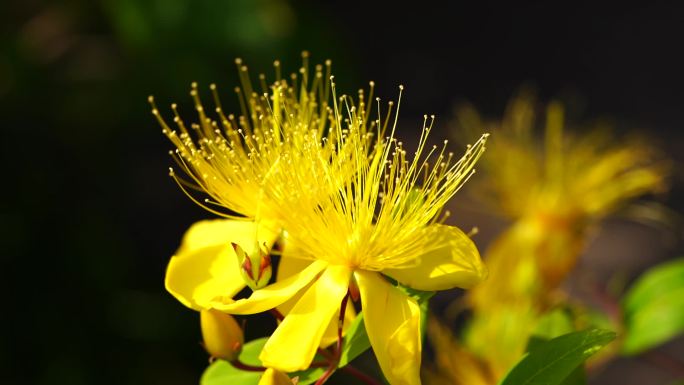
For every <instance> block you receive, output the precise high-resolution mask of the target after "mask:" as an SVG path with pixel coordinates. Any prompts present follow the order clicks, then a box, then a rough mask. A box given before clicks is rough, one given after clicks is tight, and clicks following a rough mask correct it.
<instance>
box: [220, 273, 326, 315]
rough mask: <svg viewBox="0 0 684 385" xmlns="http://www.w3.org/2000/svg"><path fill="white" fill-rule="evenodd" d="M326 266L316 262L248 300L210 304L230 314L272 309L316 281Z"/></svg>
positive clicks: (222, 301) (256, 292)
mask: <svg viewBox="0 0 684 385" xmlns="http://www.w3.org/2000/svg"><path fill="white" fill-rule="evenodd" d="M326 266H327V263H325V262H323V261H316V262H314V263H312V264H311V265H309V266H308V267H307V268H306V269H304V270H302V271H301V272H299V273H297V274H295V275H293V276H291V277H289V278H287V279H284V280H282V281H279V282H276V283H274V284H271V285H268V286H266V287H264V288H263V289H259V290H257V291H255V292H253V293H252V295H251V296H250V297H249V298H243V299H239V300H237V301H234V302H226V301H225V300H217V301H216V302H212V306H213V307H214V308H216V309H218V310H221V311H225V312H226V313H231V314H254V313H261V312H263V311H266V310H269V309H273V308H274V307H276V306H278V305H280V304H282V303H284V302H285V301H287V300H288V299H290V298H292V297H294V296H295V295H296V294H297V293H298V292H299V291H300V290H302V289H303V288H304V287H306V286H307V285H308V284H309V283H311V282H312V281H313V280H314V279H316V277H318V274H319V273H320V272H321V271H323V270H324V269H325V267H326Z"/></svg>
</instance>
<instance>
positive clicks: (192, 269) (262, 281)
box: [150, 54, 487, 384]
mask: <svg viewBox="0 0 684 385" xmlns="http://www.w3.org/2000/svg"><path fill="white" fill-rule="evenodd" d="M303 58H304V61H303V66H302V68H301V69H300V71H299V74H293V75H292V76H291V77H290V80H289V81H288V80H286V79H283V78H281V77H280V64H279V63H278V62H276V63H275V69H276V80H275V82H274V83H273V84H272V85H270V86H267V85H266V81H265V76H260V80H261V81H260V84H261V90H260V91H261V92H257V91H255V89H254V87H253V86H252V84H251V82H250V80H249V76H248V71H247V67H246V66H244V65H243V64H242V62H241V61H239V60H238V61H237V64H238V70H239V73H240V77H241V81H242V86H241V87H240V88H237V89H236V93H237V96H238V98H239V100H240V105H241V107H242V113H241V114H240V115H239V116H237V117H236V116H234V115H230V114H228V115H226V113H225V112H224V110H223V108H222V105H221V102H220V100H219V97H218V92H217V88H216V87H215V86H214V85H212V86H211V91H212V93H213V95H214V101H215V117H213V118H212V117H210V114H208V113H207V112H206V111H205V108H204V106H203V104H202V102H201V101H200V96H199V91H198V88H197V85H195V84H193V86H192V91H191V95H192V97H193V99H194V102H195V108H196V110H197V115H198V123H194V124H191V125H190V126H187V125H186V124H185V123H184V121H183V119H182V118H181V117H180V114H179V113H178V112H177V110H178V108H177V107H176V106H175V105H173V106H172V109H173V111H174V114H175V117H174V119H173V120H174V123H175V128H172V127H171V126H170V125H168V124H167V123H166V121H165V120H164V119H163V118H162V117H161V114H160V112H159V110H158V108H157V107H156V105H155V104H154V100H153V99H150V101H151V102H152V104H153V114H154V115H155V116H156V117H157V119H158V120H159V122H160V124H161V126H162V129H163V132H164V134H165V135H166V136H167V137H168V138H169V139H170V140H171V142H172V143H173V145H174V146H175V147H176V149H175V151H173V152H172V155H173V157H174V158H175V160H176V162H177V163H178V165H179V166H180V168H181V169H182V171H183V173H184V175H178V174H177V173H176V172H175V170H173V169H172V170H171V176H172V177H173V178H174V180H175V181H176V182H177V183H178V185H179V186H180V187H181V189H183V191H184V192H185V193H186V194H187V195H188V196H189V197H190V198H191V199H192V200H193V201H195V202H196V203H197V204H199V205H201V206H202V207H204V208H206V209H207V210H208V211H210V212H212V213H214V214H216V215H219V216H221V217H223V218H224V219H215V220H208V221H202V222H199V223H197V224H195V225H193V226H192V227H191V228H190V229H189V230H188V232H187V233H186V235H185V236H184V238H183V240H182V242H181V247H180V248H179V249H178V251H177V252H176V254H175V255H174V256H173V257H172V259H171V261H170V263H169V266H168V270H167V275H166V287H167V289H168V291H169V292H170V293H171V294H173V295H174V296H175V297H176V298H177V299H178V300H179V301H180V302H181V303H183V304H184V305H186V306H188V307H190V308H192V309H194V310H198V311H201V312H202V314H207V317H206V318H207V321H206V322H205V321H203V325H204V324H205V323H206V324H207V325H211V324H210V321H209V320H210V319H217V317H220V316H218V315H217V314H224V313H225V314H241V315H246V314H255V313H261V312H265V311H272V312H274V313H275V314H277V315H279V316H280V315H283V318H282V320H281V321H282V322H280V324H279V326H278V328H277V329H276V331H275V332H274V333H273V335H271V336H270V338H269V339H268V341H267V342H266V344H265V346H264V347H263V349H262V351H261V354H260V356H259V359H260V361H261V362H262V364H263V365H264V366H265V367H268V368H273V369H277V370H280V371H282V372H287V373H291V372H295V371H300V370H304V369H307V368H309V367H310V366H311V365H312V361H313V360H314V356H315V355H316V353H317V351H318V352H321V348H323V347H326V346H328V345H330V344H331V343H333V342H335V341H337V347H336V349H335V350H334V352H333V355H336V357H333V359H332V360H330V367H329V370H328V371H326V374H324V376H323V377H321V379H320V380H319V383H322V382H324V381H325V379H327V377H329V375H330V374H332V371H334V370H335V368H336V367H335V365H336V361H337V360H339V354H340V348H341V343H342V335H343V333H344V325H346V324H348V323H349V321H350V320H351V319H352V318H353V317H354V314H355V311H356V310H357V309H358V308H360V309H361V311H362V313H363V316H364V319H363V321H364V326H365V329H366V332H367V334H368V338H369V340H370V344H371V346H372V348H373V351H374V352H375V355H376V356H377V358H378V362H379V364H380V367H381V369H382V372H383V374H384V375H385V377H386V378H387V380H388V381H389V382H390V383H391V384H420V377H419V372H420V361H421V351H422V346H421V344H422V342H421V333H420V328H421V325H420V324H421V314H420V313H421V312H420V307H419V304H418V303H417V300H416V299H415V298H414V297H412V296H410V295H408V294H407V291H406V289H405V288H406V287H408V288H412V289H417V290H425V291H435V290H445V289H450V288H454V287H463V288H469V287H471V286H473V285H474V284H476V283H478V282H479V281H481V280H482V279H484V277H485V276H486V270H485V268H484V266H483V264H482V262H481V260H480V256H479V253H478V251H477V249H476V247H475V245H474V244H473V242H472V241H471V240H470V239H469V237H468V236H467V235H466V234H464V233H463V232H462V231H461V230H459V229H458V228H456V227H453V226H449V225H446V224H444V219H445V218H446V217H447V216H448V212H443V208H444V206H445V204H446V203H447V201H448V200H449V199H450V198H451V197H452V196H453V195H454V194H455V193H456V192H457V191H458V190H459V188H460V187H461V186H462V185H463V183H464V182H465V181H466V180H467V179H468V178H469V177H470V176H471V175H472V173H473V172H474V169H473V167H474V164H475V162H476V161H477V160H478V158H479V157H480V155H481V154H482V152H483V151H484V144H485V141H486V138H487V135H483V136H482V137H481V138H480V139H479V140H477V141H476V143H475V144H474V145H473V146H468V148H467V149H466V151H465V155H463V156H462V157H461V158H457V157H455V156H454V155H453V153H450V152H448V151H447V150H446V144H447V142H446V141H445V142H444V145H443V146H441V147H438V146H430V145H429V144H428V135H429V133H430V131H431V130H432V126H433V121H434V117H427V116H426V117H425V119H424V121H423V127H422V133H421V136H420V139H419V140H418V143H417V148H416V150H415V151H414V152H412V153H409V152H408V151H407V150H406V149H405V147H404V144H403V143H402V142H401V141H399V140H398V139H397V138H396V137H395V131H396V126H397V112H398V109H399V103H400V102H399V103H397V105H396V110H395V111H394V112H393V108H394V104H393V103H391V102H390V104H389V109H388V111H387V113H386V114H385V115H384V116H383V115H382V114H381V112H380V103H379V99H375V100H377V102H376V103H373V102H372V101H373V92H374V84H373V83H372V82H371V83H370V88H369V90H367V91H364V90H360V91H359V92H358V94H357V96H356V97H351V96H347V95H342V96H340V97H338V96H337V94H336V90H335V87H336V86H335V83H334V78H333V77H332V76H331V74H330V62H326V63H325V65H318V66H315V69H314V72H313V76H311V75H310V72H309V64H308V55H307V54H304V55H303ZM401 90H403V87H400V94H399V101H400V100H401V92H402V91H401ZM376 106H377V115H376V114H375V113H372V111H373V109H374V107H376ZM371 116H377V117H376V118H372V117H371ZM202 196H205V197H204V198H202ZM272 255H274V256H275V255H277V256H278V257H277V259H278V261H279V263H278V266H277V277H276V280H275V282H271V281H270V278H271V272H272V269H273V267H272V261H274V260H275V259H273V260H272ZM246 286H249V288H250V289H251V290H252V292H251V295H249V296H248V297H246V298H239V299H238V298H236V296H237V295H238V293H240V291H242V289H244V288H245V287H246ZM350 299H351V300H350ZM354 305H356V306H354ZM209 315H211V318H209ZM345 320H346V322H345ZM203 328H205V327H204V326H203ZM206 328H209V326H207V327H206ZM208 334H211V333H208ZM224 334H225V333H224ZM212 335H220V333H215V332H214V333H213V334H212ZM231 335H232V334H231ZM205 338H206V335H205ZM238 342H239V343H242V341H241V340H240V341H238ZM223 345H225V344H220V343H219V344H216V343H213V344H209V343H207V347H209V348H210V349H209V351H210V353H212V354H214V353H213V352H212V350H211V349H213V348H211V347H212V346H218V347H221V346H223ZM229 347H233V348H234V347H235V344H232V345H230V346H229ZM326 351H327V350H326ZM214 355H216V354H214ZM219 357H220V356H219ZM273 373H274V372H273V371H272V369H269V371H268V372H267V375H265V376H264V378H266V377H268V376H271V377H273V378H276V377H277V376H276V375H275V374H273ZM278 376H280V375H278ZM280 377H282V376H280ZM280 377H278V378H280ZM269 378H270V377H269ZM264 381H265V380H264ZM288 381H289V380H288Z"/></svg>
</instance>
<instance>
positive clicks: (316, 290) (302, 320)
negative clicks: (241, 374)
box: [259, 266, 351, 372]
mask: <svg viewBox="0 0 684 385" xmlns="http://www.w3.org/2000/svg"><path fill="white" fill-rule="evenodd" d="M350 277H351V270H350V269H349V268H348V267H346V266H329V267H328V268H327V269H326V270H325V272H324V273H323V274H322V275H321V276H320V278H319V279H318V280H317V281H316V282H315V283H314V284H313V285H312V286H311V288H309V289H308V290H307V291H306V293H304V295H303V296H302V298H301V299H300V300H299V301H298V302H297V304H296V305H295V306H294V308H292V310H291V311H290V313H289V314H288V315H287V317H285V320H283V322H282V323H281V324H280V325H279V326H278V328H277V329H276V331H275V332H274V333H273V335H272V336H271V337H270V338H269V339H268V342H266V345H265V346H264V349H263V350H262V351H261V355H260V356H259V359H261V362H263V364H264V365H266V366H269V367H274V368H278V369H280V370H283V371H286V372H292V371H296V370H303V369H306V368H308V367H309V365H310V364H311V361H312V360H313V358H314V355H315V354H316V350H317V349H318V346H319V345H320V343H321V338H322V337H323V333H324V332H325V330H326V328H327V326H328V324H329V323H330V321H331V320H332V319H334V317H335V315H337V314H339V311H340V303H341V302H342V299H343V298H344V296H345V295H346V294H347V290H348V288H349V279H350Z"/></svg>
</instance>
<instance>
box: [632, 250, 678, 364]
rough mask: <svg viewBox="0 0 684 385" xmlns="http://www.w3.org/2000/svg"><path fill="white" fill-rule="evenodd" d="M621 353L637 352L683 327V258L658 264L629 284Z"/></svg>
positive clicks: (673, 334)
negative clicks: (632, 283) (630, 285)
mask: <svg viewBox="0 0 684 385" xmlns="http://www.w3.org/2000/svg"><path fill="white" fill-rule="evenodd" d="M622 310H623V314H624V324H625V339H624V341H623V345H622V352H623V353H624V354H629V355H631V354H638V353H640V352H643V351H644V350H647V349H650V348H653V347H655V346H657V345H659V344H661V343H663V342H665V341H667V340H668V339H670V338H672V337H674V336H676V335H678V334H680V333H682V331H684V258H679V259H676V260H674V261H670V262H666V263H663V264H660V265H658V266H656V267H654V268H651V269H650V270H648V271H647V272H646V273H644V274H643V275H642V276H641V277H640V278H639V279H638V280H637V281H636V283H634V285H632V287H631V289H630V290H629V291H628V292H627V294H626V295H625V297H624V299H623V302H622Z"/></svg>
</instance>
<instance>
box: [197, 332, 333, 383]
mask: <svg viewBox="0 0 684 385" xmlns="http://www.w3.org/2000/svg"><path fill="white" fill-rule="evenodd" d="M267 340H268V338H259V339H257V340H253V341H249V342H248V343H246V344H245V346H244V347H243V348H242V352H241V353H240V361H242V362H243V363H245V364H248V365H254V366H260V365H261V361H259V354H260V353H261V349H263V347H264V345H265V344H266V341H267ZM317 359H320V358H317ZM317 359H314V361H316V360H317ZM323 372H325V368H312V369H307V370H303V371H300V372H294V373H288V376H290V377H295V376H298V377H299V384H300V385H307V384H312V383H314V382H316V380H318V379H319V378H320V377H321V376H322V375H323ZM261 374H262V372H247V371H243V370H240V369H236V368H234V367H233V365H231V364H230V363H228V362H226V361H223V360H216V361H214V362H213V363H212V364H211V365H209V367H208V368H207V369H206V370H205V371H204V374H202V378H201V379H200V385H226V384H236V385H238V384H239V385H257V384H258V383H259V379H260V378H261Z"/></svg>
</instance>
